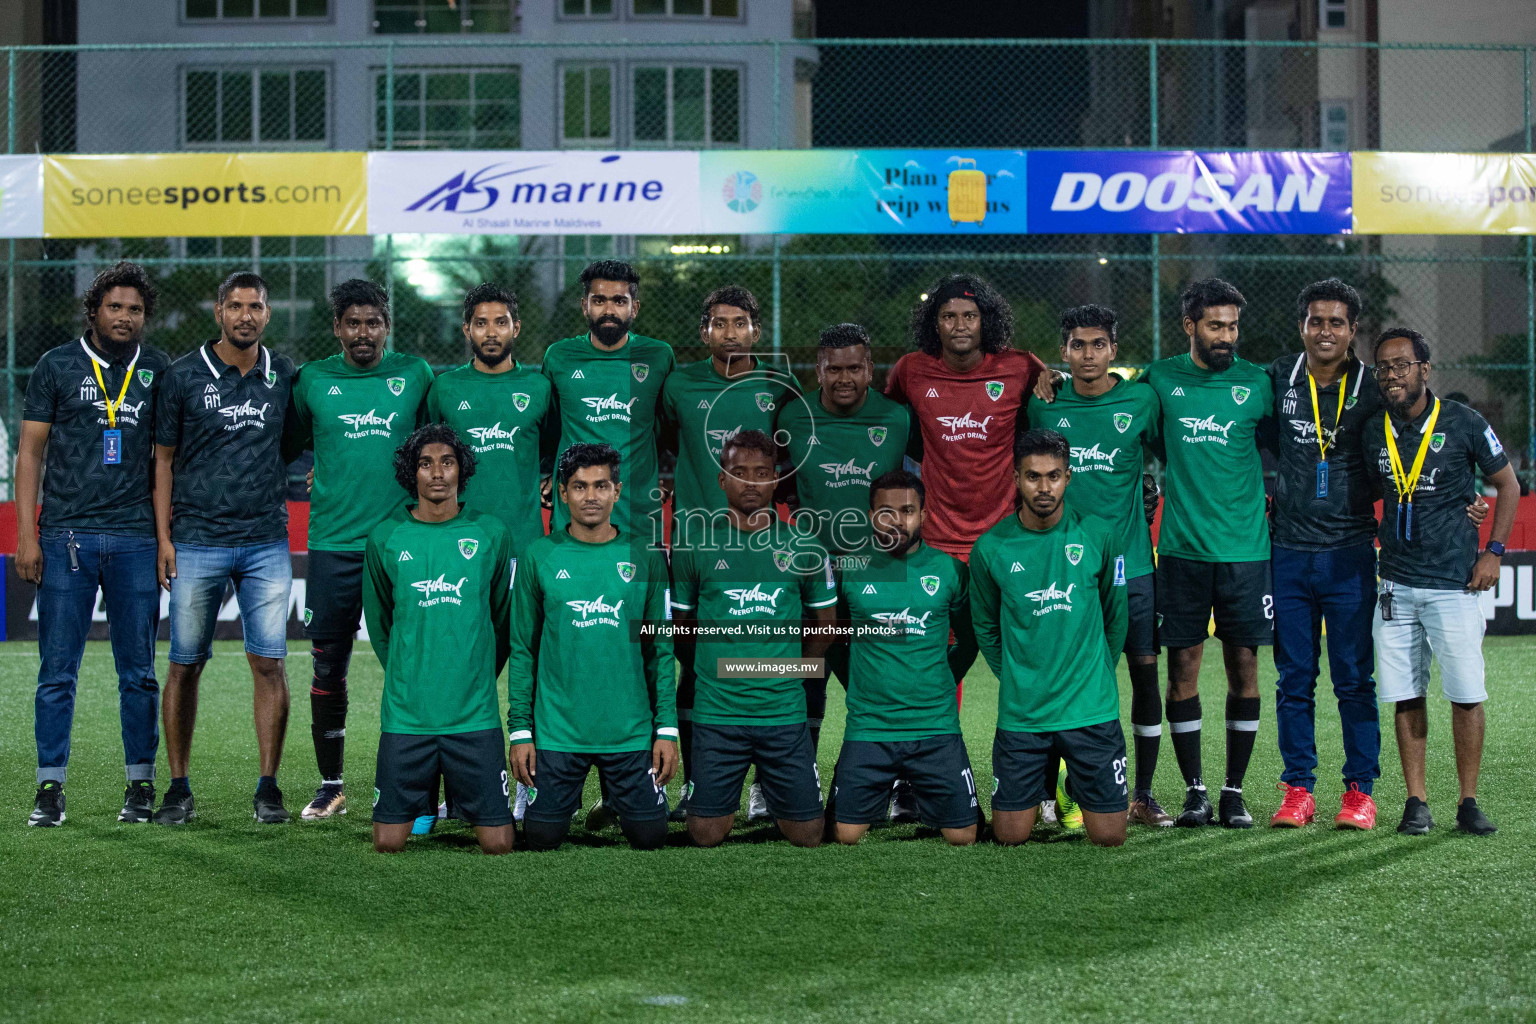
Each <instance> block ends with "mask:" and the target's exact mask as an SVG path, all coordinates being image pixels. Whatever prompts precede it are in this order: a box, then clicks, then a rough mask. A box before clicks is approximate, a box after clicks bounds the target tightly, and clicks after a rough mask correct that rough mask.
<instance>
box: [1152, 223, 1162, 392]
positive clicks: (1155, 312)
mask: <svg viewBox="0 0 1536 1024" xmlns="http://www.w3.org/2000/svg"><path fill="white" fill-rule="evenodd" d="M1161 358H1163V253H1162V238H1161V236H1159V235H1153V236H1152V361H1153V362H1156V361H1157V360H1159V359H1161Z"/></svg>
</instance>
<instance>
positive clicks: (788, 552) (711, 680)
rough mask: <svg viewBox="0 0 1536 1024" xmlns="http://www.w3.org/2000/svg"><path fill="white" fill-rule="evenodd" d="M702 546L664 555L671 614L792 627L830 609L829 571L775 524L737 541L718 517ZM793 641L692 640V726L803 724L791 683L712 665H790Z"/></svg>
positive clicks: (833, 599)
mask: <svg viewBox="0 0 1536 1024" xmlns="http://www.w3.org/2000/svg"><path fill="white" fill-rule="evenodd" d="M710 525H711V532H710V535H709V537H708V538H707V540H708V543H702V541H703V540H705V539H706V538H703V537H697V538H696V539H697V540H698V541H701V543H698V544H697V546H694V547H688V548H677V549H674V550H673V553H672V574H673V586H672V606H673V607H674V608H677V609H679V610H681V611H685V612H692V613H693V614H694V616H695V617H696V618H697V620H698V622H699V624H700V625H701V626H714V627H722V628H723V627H728V626H729V627H737V626H744V627H748V628H750V627H751V626H753V625H757V624H766V625H768V626H769V627H770V628H772V627H785V626H792V625H794V626H797V625H798V624H799V623H800V622H801V621H802V620H803V619H805V618H806V617H807V615H806V613H807V611H808V610H809V609H812V608H829V607H831V606H833V605H835V604H837V584H836V582H835V580H834V579H833V575H832V565H831V563H830V561H829V560H828V559H827V554H826V552H825V551H824V550H823V549H822V548H821V547H820V545H818V544H816V543H814V542H813V541H808V540H806V539H805V538H804V536H803V535H801V534H797V533H796V532H795V531H793V530H791V529H790V527H789V526H788V524H786V523H783V522H780V521H779V520H777V519H775V520H774V523H773V525H772V526H770V527H767V528H765V529H762V530H757V531H754V532H752V533H743V532H742V531H740V530H738V529H736V527H735V526H733V525H731V523H730V521H729V520H728V519H727V518H726V517H725V516H718V517H716V518H715V519H714V520H713V521H712V522H711V524H710ZM801 653H802V644H801V640H800V638H799V637H766V638H763V639H761V640H759V639H755V638H753V639H749V638H747V637H745V636H743V635H736V636H724V637H722V638H720V639H714V640H700V641H698V643H697V644H696V645H695V649H694V660H693V667H694V671H695V673H696V675H697V678H698V682H697V684H696V689H695V693H694V700H693V720H694V721H695V722H697V723H699V724H702V725H798V724H799V723H801V722H804V721H805V687H804V684H803V683H802V681H801V677H799V676H789V677H787V678H786V677H780V678H774V679H741V678H736V677H731V676H723V675H722V674H721V673H720V671H719V665H718V660H719V659H720V658H798V657H800V656H801Z"/></svg>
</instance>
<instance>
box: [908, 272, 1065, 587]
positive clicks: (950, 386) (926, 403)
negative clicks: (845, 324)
mask: <svg viewBox="0 0 1536 1024" xmlns="http://www.w3.org/2000/svg"><path fill="white" fill-rule="evenodd" d="M912 335H913V340H914V342H915V343H916V345H917V351H916V352H908V353H907V354H906V355H904V356H902V357H901V358H900V359H899V360H897V361H896V365H895V366H893V367H891V374H890V378H889V379H888V380H887V381H886V385H885V393H886V395H887V396H889V397H890V398H891V399H892V400H894V401H897V402H904V403H906V404H908V405H910V406H911V407H912V411H913V413H914V414H915V416H914V418H915V419H916V420H917V424H918V429H919V431H920V432H921V436H922V444H923V484H924V485H925V486H926V487H927V488H928V522H927V526H926V528H925V532H924V536H925V537H926V538H927V541H928V543H929V544H931V545H933V546H934V547H936V548H938V549H939V550H940V551H944V552H947V553H948V554H951V555H954V556H955V557H957V558H961V559H964V558H966V557H968V556H969V554H970V551H971V545H972V544H973V543H975V541H976V538H977V537H979V536H981V535H982V533H983V532H985V531H986V530H987V529H988V528H989V527H991V526H992V524H994V523H996V522H998V521H1000V520H1002V519H1004V518H1006V517H1007V516H1008V515H1009V514H1011V513H1012V511H1013V496H1014V489H1013V437H1014V433H1015V424H1017V423H1018V422H1019V417H1020V415H1021V413H1022V412H1023V410H1024V404H1025V403H1026V402H1027V401H1029V395H1030V392H1031V391H1032V390H1033V389H1034V386H1035V378H1036V377H1038V376H1039V375H1040V371H1042V370H1043V369H1045V364H1044V363H1042V362H1041V361H1040V360H1039V359H1037V358H1036V357H1035V356H1034V355H1032V354H1030V353H1028V352H1020V351H1017V350H1016V349H1014V348H1013V345H1012V340H1013V311H1012V310H1010V309H1009V308H1008V303H1007V301H1005V300H1004V299H1003V297H1002V296H1001V295H999V294H998V293H997V291H996V290H995V289H993V288H992V286H991V285H989V284H987V282H985V281H983V280H981V278H979V277H975V276H973V275H970V274H952V275H950V276H949V277H946V278H944V279H943V280H942V281H940V282H939V283H938V284H937V285H935V286H934V287H933V289H932V290H931V291H929V292H928V293H927V294H925V295H924V296H923V299H922V301H921V302H919V303H918V304H917V306H916V308H914V309H913V310H912Z"/></svg>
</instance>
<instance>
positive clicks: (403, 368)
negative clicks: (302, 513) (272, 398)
mask: <svg viewBox="0 0 1536 1024" xmlns="http://www.w3.org/2000/svg"><path fill="white" fill-rule="evenodd" d="M431 386H432V367H430V366H428V365H427V361H426V360H425V359H422V358H420V357H419V356H408V355H403V354H401V353H399V352H386V353H384V357H383V358H382V359H380V360H379V362H378V365H377V366H374V367H373V368H371V369H368V370H360V369H358V368H357V367H355V366H353V365H352V364H350V363H348V362H347V361H346V360H345V359H344V358H342V356H341V355H340V354H337V355H334V356H329V357H327V358H325V359H315V360H311V361H310V362H307V363H305V364H304V365H303V366H301V367H299V373H298V376H297V377H295V378H294V381H293V390H292V391H291V392H290V393H289V398H288V403H289V404H288V415H287V417H286V418H285V419H284V421H283V429H284V438H283V457H284V459H285V460H286V461H289V462H291V461H293V459H295V458H297V457H298V455H299V453H300V452H303V451H305V450H306V449H308V450H311V451H313V452H314V453H315V483H314V486H313V488H311V490H310V495H309V547H310V549H311V550H313V551H361V550H363V545H364V544H365V543H366V542H367V540H368V533H369V531H371V530H372V529H373V528H374V527H375V526H377V525H379V523H381V522H383V521H384V520H386V519H388V518H389V517H390V516H391V515H392V514H394V512H395V511H396V510H398V509H399V508H400V507H401V506H402V505H404V504H405V501H406V494H405V492H404V491H402V490H401V489H400V485H399V484H398V483H396V482H395V470H394V463H395V449H396V448H398V447H400V445H401V444H402V443H403V442H404V441H405V439H406V438H408V437H410V436H411V432H412V431H413V430H415V429H416V428H417V427H418V426H420V425H421V424H422V423H424V422H425V421H426V402H427V391H428V389H430V388H431Z"/></svg>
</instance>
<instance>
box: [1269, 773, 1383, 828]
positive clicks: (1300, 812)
mask: <svg viewBox="0 0 1536 1024" xmlns="http://www.w3.org/2000/svg"><path fill="white" fill-rule="evenodd" d="M1280 788H1281V789H1282V790H1284V791H1285V799H1284V800H1281V801H1280V809H1279V810H1278V811H1276V812H1275V816H1274V817H1273V818H1270V819H1269V827H1270V828H1301V827H1302V826H1303V825H1310V824H1312V818H1313V816H1314V815H1316V814H1317V801H1315V800H1313V799H1312V794H1311V793H1308V792H1307V790H1306V787H1305V786H1289V785H1286V784H1285V783H1284V782H1282V783H1280ZM1367 799H1369V798H1367Z"/></svg>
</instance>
